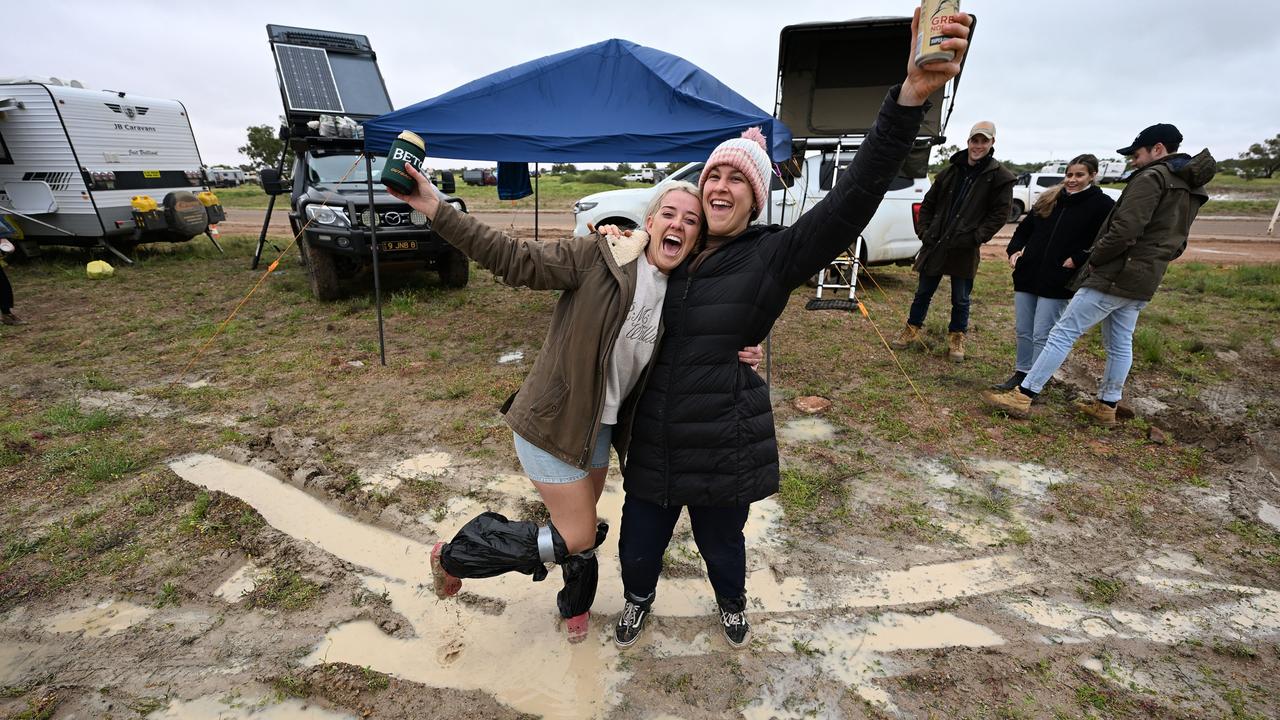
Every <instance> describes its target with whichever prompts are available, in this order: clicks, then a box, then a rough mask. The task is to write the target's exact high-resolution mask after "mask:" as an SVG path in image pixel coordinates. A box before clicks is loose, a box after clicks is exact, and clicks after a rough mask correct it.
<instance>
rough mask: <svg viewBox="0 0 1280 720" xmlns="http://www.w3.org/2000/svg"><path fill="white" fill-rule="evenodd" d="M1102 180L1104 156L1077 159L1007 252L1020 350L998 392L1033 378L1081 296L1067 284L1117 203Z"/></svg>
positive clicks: (1040, 201)
mask: <svg viewBox="0 0 1280 720" xmlns="http://www.w3.org/2000/svg"><path fill="white" fill-rule="evenodd" d="M1097 176H1098V158H1096V157H1094V156H1092V155H1079V156H1077V157H1075V158H1073V159H1072V160H1071V162H1069V163H1067V175H1066V178H1065V179H1064V180H1063V182H1062V183H1060V184H1058V185H1055V186H1053V187H1051V188H1049V189H1048V190H1045V191H1044V193H1042V194H1041V195H1040V197H1039V198H1038V199H1036V202H1035V205H1033V206H1032V208H1031V212H1030V213H1027V217H1026V218H1024V219H1023V221H1022V222H1021V223H1019V224H1018V229H1017V230H1015V231H1014V233H1013V239H1012V240H1010V241H1009V246H1008V247H1007V248H1005V252H1007V253H1008V254H1009V265H1010V266H1011V267H1012V268H1013V307H1014V332H1015V333H1016V335H1017V338H1018V345H1017V347H1018V350H1017V358H1016V359H1015V361H1014V366H1013V375H1011V376H1009V379H1008V380H1005V381H1004V382H1003V383H1000V384H999V385H992V387H993V388H995V389H997V390H1012V389H1013V388H1015V387H1017V386H1018V384H1019V383H1021V382H1022V379H1023V378H1025V377H1026V376H1027V372H1028V371H1030V370H1031V366H1032V365H1033V364H1034V363H1035V361H1036V358H1037V357H1039V355H1040V351H1041V350H1042V349H1044V342H1045V339H1046V338H1048V337H1049V330H1051V329H1052V328H1053V324H1054V323H1056V322H1057V321H1058V318H1059V317H1061V316H1062V311H1063V310H1065V309H1066V307H1067V303H1068V302H1070V301H1071V296H1072V295H1074V294H1075V293H1074V291H1072V290H1070V289H1068V288H1067V284H1068V283H1069V282H1070V281H1071V277H1072V276H1073V275H1075V272H1076V269H1077V268H1081V267H1084V263H1085V261H1086V260H1087V259H1088V258H1089V248H1090V247H1091V246H1092V245H1093V241H1094V239H1095V238H1096V237H1097V235H1098V229H1099V228H1101V227H1102V223H1103V222H1104V221H1105V220H1106V219H1107V215H1108V214H1109V213H1110V212H1111V208H1112V207H1113V206H1114V205H1115V204H1116V202H1115V201H1114V200H1112V199H1111V198H1109V197H1107V195H1106V193H1104V192H1102V188H1099V187H1098V186H1097V185H1094V184H1093V182H1094V179H1095V178H1097Z"/></svg>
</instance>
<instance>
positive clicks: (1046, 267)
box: [1005, 185, 1116, 300]
mask: <svg viewBox="0 0 1280 720" xmlns="http://www.w3.org/2000/svg"><path fill="white" fill-rule="evenodd" d="M1115 204H1116V202H1115V201H1114V200H1112V199H1111V198H1109V197H1107V194H1106V193H1104V192H1102V188H1100V187H1098V186H1097V185H1090V186H1089V187H1087V188H1085V189H1084V190H1081V191H1080V192H1078V193H1076V194H1074V195H1068V194H1067V191H1066V190H1062V191H1061V192H1059V193H1058V199H1057V201H1056V202H1055V203H1054V205H1053V210H1052V212H1050V213H1049V216H1048V217H1040V213H1038V212H1036V210H1035V209H1034V208H1033V209H1032V211H1031V212H1030V213H1027V216H1026V217H1025V218H1023V220H1022V222H1020V223H1018V229H1017V230H1015V231H1014V232H1013V239H1011V240H1010V241H1009V245H1008V246H1007V247H1006V248H1005V252H1007V253H1008V254H1009V255H1010V256H1012V255H1013V254H1014V253H1016V252H1018V251H1019V250H1021V251H1022V257H1020V258H1018V264H1017V265H1016V266H1015V267H1014V269H1013V289H1014V290H1015V291H1016V292H1024V293H1031V294H1032V295H1039V296H1040V297H1043V298H1054V299H1058V300H1066V299H1069V298H1070V297H1071V296H1072V295H1074V294H1075V291H1074V290H1072V289H1070V288H1068V287H1067V284H1068V283H1069V282H1070V281H1071V278H1072V276H1073V275H1075V274H1076V271H1077V270H1078V269H1079V268H1082V267H1084V264H1085V262H1086V261H1087V260H1088V258H1089V247H1090V246H1091V245H1093V241H1094V239H1095V238H1097V237H1098V228H1100V227H1102V222H1103V221H1104V220H1106V219H1107V213H1109V212H1111V208H1112V206H1114V205H1115ZM1067 258H1071V260H1072V261H1073V263H1074V264H1073V267H1072V268H1070V269H1068V268H1065V267H1063V266H1062V264H1063V263H1064V262H1066V260H1067Z"/></svg>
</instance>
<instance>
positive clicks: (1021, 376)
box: [991, 370, 1027, 392]
mask: <svg viewBox="0 0 1280 720" xmlns="http://www.w3.org/2000/svg"><path fill="white" fill-rule="evenodd" d="M1026 378H1027V374H1026V373H1024V372H1022V371H1021V370H1015V371H1014V373H1013V374H1012V375H1010V376H1009V379H1008V380H1005V381H1004V382H1002V383H997V384H995V385H992V386H991V389H992V390H1002V391H1004V392H1008V391H1010V390H1012V389H1014V388H1016V387H1018V386H1019V385H1021V384H1022V381H1023V380H1025V379H1026Z"/></svg>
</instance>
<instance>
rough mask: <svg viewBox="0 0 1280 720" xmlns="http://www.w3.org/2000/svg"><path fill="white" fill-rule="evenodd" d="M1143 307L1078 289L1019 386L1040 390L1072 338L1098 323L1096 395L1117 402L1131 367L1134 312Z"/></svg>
mask: <svg viewBox="0 0 1280 720" xmlns="http://www.w3.org/2000/svg"><path fill="white" fill-rule="evenodd" d="M1146 306H1147V301H1146V300H1130V299H1129V298H1122V297H1118V296H1115V295H1108V294H1106V293H1104V292H1100V291H1098V290H1094V289H1092V288H1081V289H1080V290H1079V291H1077V292H1076V295H1075V297H1073V298H1071V302H1070V303H1068V304H1067V309H1066V311H1064V312H1063V313H1062V317H1061V318H1059V319H1058V322H1057V323H1056V324H1055V325H1054V326H1053V329H1052V330H1050V331H1049V337H1048V339H1046V340H1045V343H1044V350H1043V351H1041V353H1040V357H1038V358H1036V361H1035V363H1034V364H1033V365H1032V366H1031V371H1030V372H1028V373H1027V377H1026V379H1025V380H1023V381H1022V387H1024V388H1026V389H1028V390H1030V391H1032V392H1040V391H1041V390H1043V389H1044V386H1045V383H1048V382H1049V378H1051V377H1053V374H1054V373H1055V372H1057V370H1058V368H1059V367H1061V366H1062V363H1064V362H1066V359H1067V355H1068V354H1069V353H1070V352H1071V346H1072V345H1074V344H1075V342H1076V340H1078V339H1079V338H1080V336H1081V335H1083V334H1085V333H1086V332H1088V331H1089V328H1092V327H1093V326H1094V325H1097V324H1098V323H1102V344H1103V346H1104V347H1105V348H1106V350H1107V367H1106V369H1105V370H1103V372H1102V382H1101V383H1100V384H1099V386H1098V398H1099V399H1100V400H1104V401H1106V402H1120V397H1121V395H1122V394H1123V392H1124V381H1125V378H1127V377H1129V368H1130V367H1132V366H1133V331H1134V328H1136V327H1137V325H1138V313H1139V312H1141V311H1142V308H1144V307H1146Z"/></svg>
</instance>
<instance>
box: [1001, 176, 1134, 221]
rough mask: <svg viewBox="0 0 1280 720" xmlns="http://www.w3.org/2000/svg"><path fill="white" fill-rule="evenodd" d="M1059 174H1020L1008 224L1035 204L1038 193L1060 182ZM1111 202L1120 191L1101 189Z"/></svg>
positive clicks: (1015, 186) (1014, 190) (1014, 185)
mask: <svg viewBox="0 0 1280 720" xmlns="http://www.w3.org/2000/svg"><path fill="white" fill-rule="evenodd" d="M1063 177H1064V176H1063V175H1062V174H1061V173H1022V174H1021V175H1019V176H1018V179H1017V180H1016V181H1015V182H1014V183H1013V206H1012V207H1011V208H1010V209H1009V222H1017V221H1018V218H1020V217H1022V214H1023V213H1025V212H1026V211H1027V208H1029V207H1031V206H1032V205H1034V204H1035V203H1036V199H1037V198H1039V197H1040V193H1042V192H1044V191H1045V190H1048V189H1049V188H1051V187H1053V186H1054V185H1057V184H1058V183H1060V182H1062V179H1063ZM1102 192H1104V193H1106V194H1107V196H1108V197H1110V198H1111V199H1112V200H1119V199H1120V191H1119V190H1114V189H1112V188H1102Z"/></svg>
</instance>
